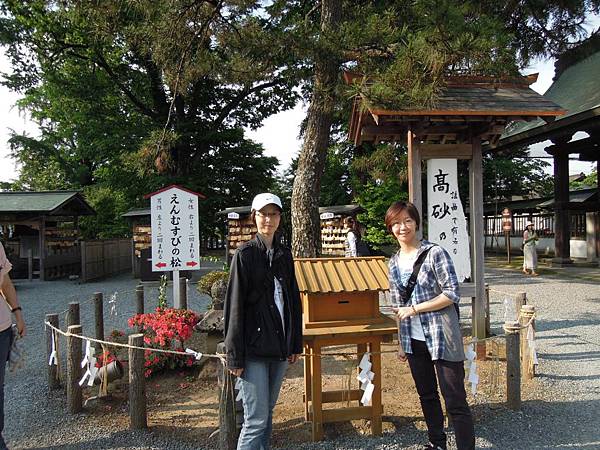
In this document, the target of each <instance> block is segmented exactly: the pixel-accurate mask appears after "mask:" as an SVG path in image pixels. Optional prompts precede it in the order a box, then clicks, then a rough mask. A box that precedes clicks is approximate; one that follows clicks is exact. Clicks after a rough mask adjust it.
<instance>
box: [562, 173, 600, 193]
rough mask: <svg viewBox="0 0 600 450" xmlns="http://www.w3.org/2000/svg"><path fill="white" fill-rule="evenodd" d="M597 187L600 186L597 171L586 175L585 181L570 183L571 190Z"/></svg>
mask: <svg viewBox="0 0 600 450" xmlns="http://www.w3.org/2000/svg"><path fill="white" fill-rule="evenodd" d="M596 186H598V171H597V170H596V169H594V170H592V172H591V173H589V174H588V175H586V176H585V178H584V179H583V180H581V181H571V182H570V183H569V189H586V188H591V187H596Z"/></svg>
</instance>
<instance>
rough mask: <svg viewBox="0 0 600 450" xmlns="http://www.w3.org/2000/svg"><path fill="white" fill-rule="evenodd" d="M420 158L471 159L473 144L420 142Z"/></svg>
mask: <svg viewBox="0 0 600 450" xmlns="http://www.w3.org/2000/svg"><path fill="white" fill-rule="evenodd" d="M420 148H421V159H437V158H452V159H471V158H472V157H473V146H472V145H471V144H421V145H420Z"/></svg>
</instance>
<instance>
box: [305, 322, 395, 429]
mask: <svg viewBox="0 0 600 450" xmlns="http://www.w3.org/2000/svg"><path fill="white" fill-rule="evenodd" d="M396 332H397V326H396V322H394V321H393V320H392V319H389V318H387V317H382V319H381V321H380V323H376V324H363V325H348V326H338V327H322V328H310V329H305V330H304V351H305V353H306V354H307V355H310V356H307V357H306V358H304V413H305V418H306V420H307V421H311V422H312V439H313V441H318V440H321V439H323V424H324V423H331V422H343V421H346V420H354V419H369V420H371V431H372V433H373V435H376V436H379V435H381V414H382V413H383V406H382V403H381V354H380V352H381V342H382V340H383V338H384V337H385V336H386V335H389V334H393V333H396ZM344 344H352V345H354V344H355V345H356V349H357V353H358V361H360V359H361V358H362V356H363V354H364V352H366V351H369V352H371V363H372V367H371V370H372V371H373V373H374V374H375V378H374V379H373V384H374V385H375V390H374V391H373V396H372V399H371V406H361V405H360V399H361V397H362V391H361V390H360V389H351V390H349V391H344V390H335V391H325V392H323V384H322V380H321V374H322V372H321V357H320V356H318V355H320V354H321V352H322V351H323V349H324V348H325V347H328V346H332V345H344ZM358 361H357V365H358ZM347 400H351V401H358V406H354V407H340V408H337V409H327V410H325V411H324V410H323V403H333V402H344V401H347Z"/></svg>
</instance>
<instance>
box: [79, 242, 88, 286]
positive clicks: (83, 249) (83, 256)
mask: <svg viewBox="0 0 600 450" xmlns="http://www.w3.org/2000/svg"><path fill="white" fill-rule="evenodd" d="M79 245H80V248H81V282H82V283H86V282H87V280H88V274H87V243H86V242H85V241H81V243H80V244H79Z"/></svg>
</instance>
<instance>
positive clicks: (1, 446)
mask: <svg viewBox="0 0 600 450" xmlns="http://www.w3.org/2000/svg"><path fill="white" fill-rule="evenodd" d="M11 344H12V328H11V327H8V328H7V329H6V330H4V331H2V332H0V450H6V449H8V447H7V446H6V442H4V438H3V437H2V431H3V430H4V373H5V372H6V360H7V359H8V352H9V351H10V345H11Z"/></svg>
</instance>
